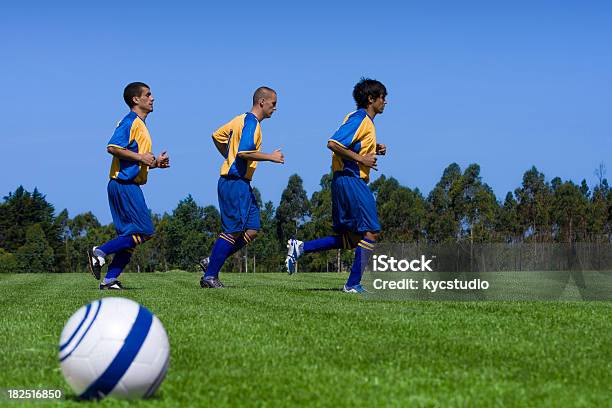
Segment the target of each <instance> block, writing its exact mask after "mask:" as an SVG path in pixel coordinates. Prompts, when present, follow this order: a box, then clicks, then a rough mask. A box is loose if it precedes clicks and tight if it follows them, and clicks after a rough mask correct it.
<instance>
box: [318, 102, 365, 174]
mask: <svg viewBox="0 0 612 408" xmlns="http://www.w3.org/2000/svg"><path fill="white" fill-rule="evenodd" d="M329 140H330V141H331V142H334V143H337V144H339V145H340V146H343V147H345V148H347V149H350V150H352V151H353V152H355V153H357V154H359V155H361V156H365V155H366V154H368V153H376V129H375V128H374V122H373V121H372V119H371V118H370V116H368V114H367V113H366V111H365V109H359V110H357V111H355V112H351V113H349V114H348V115H346V117H345V118H344V122H342V125H341V126H340V128H339V129H338V130H337V131H336V133H334V135H333V136H332V137H331V139H329ZM332 171H333V172H334V173H335V172H337V171H339V172H345V173H348V174H349V175H353V176H355V177H360V178H362V179H363V180H365V182H366V183H367V182H369V181H370V168H369V167H366V166H363V165H361V164H358V163H356V162H354V161H352V160H347V159H343V158H342V157H340V156H338V155H337V154H335V153H333V154H332Z"/></svg>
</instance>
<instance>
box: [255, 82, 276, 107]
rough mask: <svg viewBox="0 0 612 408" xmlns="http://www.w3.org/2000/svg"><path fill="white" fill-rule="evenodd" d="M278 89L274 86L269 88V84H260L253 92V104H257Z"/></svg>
mask: <svg viewBox="0 0 612 408" xmlns="http://www.w3.org/2000/svg"><path fill="white" fill-rule="evenodd" d="M275 93H276V91H275V90H274V89H272V88H268V87H267V86H260V87H259V88H257V89H256V90H255V93H254V94H253V105H256V104H257V102H259V100H260V99H262V98H263V99H265V98H266V97H267V96H268V95H269V94H275Z"/></svg>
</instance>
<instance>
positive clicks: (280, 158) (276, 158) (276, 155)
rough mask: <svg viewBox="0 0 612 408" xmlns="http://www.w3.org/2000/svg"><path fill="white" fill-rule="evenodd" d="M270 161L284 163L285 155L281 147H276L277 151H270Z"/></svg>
mask: <svg viewBox="0 0 612 408" xmlns="http://www.w3.org/2000/svg"><path fill="white" fill-rule="evenodd" d="M270 161H271V162H274V163H280V164H283V163H285V156H284V155H283V152H281V150H280V149H276V150H275V151H273V152H272V153H270Z"/></svg>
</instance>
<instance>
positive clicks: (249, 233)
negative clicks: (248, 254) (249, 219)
mask: <svg viewBox="0 0 612 408" xmlns="http://www.w3.org/2000/svg"><path fill="white" fill-rule="evenodd" d="M257 235H259V234H258V232H257V231H255V230H246V231H245V232H244V240H245V241H246V243H247V244H248V243H250V242H252V241H253V240H255V238H257Z"/></svg>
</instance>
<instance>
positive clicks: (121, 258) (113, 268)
mask: <svg viewBox="0 0 612 408" xmlns="http://www.w3.org/2000/svg"><path fill="white" fill-rule="evenodd" d="M131 258H132V251H131V250H129V249H128V250H124V251H120V252H117V253H116V254H115V256H114V257H113V261H112V262H111V263H110V265H109V266H108V271H106V276H105V277H104V283H105V284H107V283H110V282H112V281H114V280H115V279H117V277H118V276H119V275H120V274H121V272H123V269H124V268H125V267H126V266H127V264H128V263H130V259H131Z"/></svg>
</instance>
